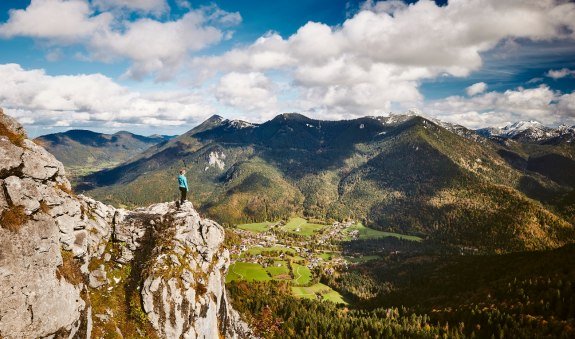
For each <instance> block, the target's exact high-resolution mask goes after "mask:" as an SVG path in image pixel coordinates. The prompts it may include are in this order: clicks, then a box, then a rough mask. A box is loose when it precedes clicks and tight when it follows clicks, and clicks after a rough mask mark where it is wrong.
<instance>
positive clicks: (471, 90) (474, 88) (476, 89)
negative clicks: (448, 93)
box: [465, 82, 487, 97]
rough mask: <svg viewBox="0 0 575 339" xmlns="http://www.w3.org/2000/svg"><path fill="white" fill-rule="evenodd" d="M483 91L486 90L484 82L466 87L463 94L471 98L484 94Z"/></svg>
mask: <svg viewBox="0 0 575 339" xmlns="http://www.w3.org/2000/svg"><path fill="white" fill-rule="evenodd" d="M485 90H487V84H486V83H484V82H477V83H474V84H473V85H471V86H469V87H467V88H466V89H465V93H467V95H469V96H470V97H472V96H474V95H476V94H479V93H483V92H485Z"/></svg>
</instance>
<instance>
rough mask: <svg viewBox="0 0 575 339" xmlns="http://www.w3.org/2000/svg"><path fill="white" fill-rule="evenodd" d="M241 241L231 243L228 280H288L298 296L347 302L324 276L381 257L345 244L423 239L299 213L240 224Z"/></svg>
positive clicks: (237, 227) (238, 227)
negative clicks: (312, 218) (349, 249)
mask: <svg viewBox="0 0 575 339" xmlns="http://www.w3.org/2000/svg"><path fill="white" fill-rule="evenodd" d="M231 231H232V232H234V233H236V234H237V235H238V236H239V237H238V239H240V243H238V244H236V245H235V246H233V247H232V248H230V252H231V258H232V265H231V266H230V269H229V271H228V275H227V277H226V282H231V281H248V282H258V281H262V282H263V281H284V282H289V283H290V284H291V288H292V294H293V295H294V296H295V297H298V298H307V299H317V300H324V301H330V302H334V303H342V304H345V303H346V300H344V298H343V296H342V295H341V294H340V293H339V292H337V291H336V290H334V289H332V288H331V287H329V286H328V285H326V284H324V283H322V281H321V279H322V278H321V277H322V276H324V275H326V274H327V275H331V274H333V273H334V272H336V271H341V270H345V269H346V268H347V267H348V266H350V265H357V264H361V263H364V262H367V261H370V260H373V259H377V258H379V255H377V254H357V253H351V254H350V253H346V254H345V255H344V253H342V247H341V244H343V243H346V242H349V241H353V240H369V239H383V238H394V239H402V240H406V241H414V242H419V241H421V239H420V238H418V237H416V236H408V235H403V234H397V233H390V232H383V231H378V230H374V229H371V228H368V227H365V226H364V225H363V224H361V223H354V222H351V221H349V222H345V223H339V222H335V223H333V224H323V223H315V222H310V221H308V220H306V219H304V218H301V217H294V218H291V219H289V220H279V221H272V222H261V223H250V224H240V225H236V227H235V228H232V229H231Z"/></svg>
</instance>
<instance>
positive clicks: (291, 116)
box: [273, 112, 312, 121]
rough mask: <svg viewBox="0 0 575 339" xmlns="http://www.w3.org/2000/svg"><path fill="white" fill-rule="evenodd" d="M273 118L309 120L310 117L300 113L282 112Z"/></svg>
mask: <svg viewBox="0 0 575 339" xmlns="http://www.w3.org/2000/svg"><path fill="white" fill-rule="evenodd" d="M273 120H292V121H310V120H312V119H310V118H308V117H306V116H305V115H303V114H300V113H295V112H293V113H282V114H279V115H278V116H276V117H275V118H274V119H273Z"/></svg>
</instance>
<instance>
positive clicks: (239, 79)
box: [216, 72, 277, 114]
mask: <svg viewBox="0 0 575 339" xmlns="http://www.w3.org/2000/svg"><path fill="white" fill-rule="evenodd" d="M216 97H217V98H218V100H219V101H220V102H222V103H224V104H225V105H228V106H231V107H235V108H238V109H241V110H243V111H251V112H260V113H263V114H265V113H268V114H269V113H271V114H276V113H277V112H276V109H277V107H276V104H277V98H276V96H275V93H274V85H273V83H272V82H271V81H270V79H268V78H267V77H266V76H265V75H263V74H262V73H259V72H250V73H237V72H232V73H228V74H226V75H225V76H223V77H222V78H221V79H220V80H219V82H218V85H217V88H216Z"/></svg>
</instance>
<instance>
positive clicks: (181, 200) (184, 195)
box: [180, 187, 188, 203]
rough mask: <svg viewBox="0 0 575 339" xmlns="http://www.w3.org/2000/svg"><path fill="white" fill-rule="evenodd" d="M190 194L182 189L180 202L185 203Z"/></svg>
mask: <svg viewBox="0 0 575 339" xmlns="http://www.w3.org/2000/svg"><path fill="white" fill-rule="evenodd" d="M187 194H188V190H187V189H186V188H185V187H180V202H181V203H184V201H186V195H187Z"/></svg>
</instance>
